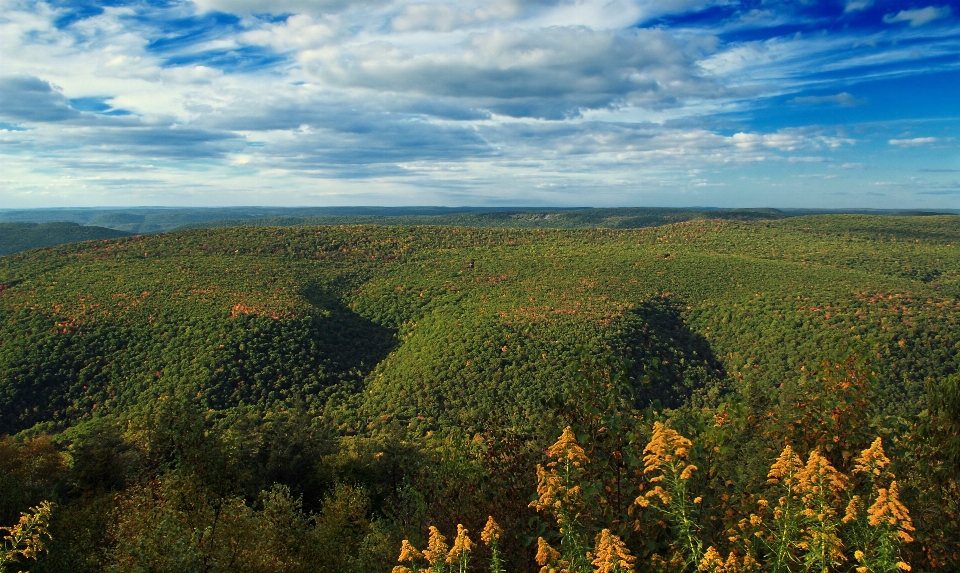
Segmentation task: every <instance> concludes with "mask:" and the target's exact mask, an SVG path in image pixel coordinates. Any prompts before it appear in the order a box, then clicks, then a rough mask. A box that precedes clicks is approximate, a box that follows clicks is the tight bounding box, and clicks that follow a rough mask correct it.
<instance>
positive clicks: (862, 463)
mask: <svg viewBox="0 0 960 573" xmlns="http://www.w3.org/2000/svg"><path fill="white" fill-rule="evenodd" d="M888 465H890V458H888V457H887V456H886V454H885V453H884V452H883V443H882V441H881V440H880V438H877V439H876V440H874V441H873V443H872V444H870V447H869V448H867V449H865V450H863V451H862V452H861V453H860V455H859V456H857V458H856V459H855V460H854V466H853V473H855V474H856V473H870V474H873V475H875V476H879V475H880V474H881V473H883V468H885V467H887V466H888ZM888 475H889V476H890V477H894V476H893V474H891V473H888Z"/></svg>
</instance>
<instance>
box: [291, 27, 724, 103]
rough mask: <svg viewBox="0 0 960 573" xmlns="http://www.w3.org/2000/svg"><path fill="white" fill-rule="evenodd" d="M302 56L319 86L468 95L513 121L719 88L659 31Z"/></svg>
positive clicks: (346, 49) (568, 33)
mask: <svg viewBox="0 0 960 573" xmlns="http://www.w3.org/2000/svg"><path fill="white" fill-rule="evenodd" d="M301 62H302V63H303V66H304V68H305V69H306V70H307V71H308V72H310V73H312V74H313V75H314V76H315V77H317V78H318V79H319V80H321V81H323V82H325V83H327V84H331V85H336V86H341V87H360V88H367V89H370V90H375V91H386V92H401V93H416V94H421V95H425V96H441V97H452V98H467V99H470V100H472V101H473V102H474V104H475V105H476V106H479V107H482V108H485V109H489V110H491V111H493V112H495V113H499V114H503V115H507V116H514V117H526V116H529V117H551V118H560V117H565V116H571V115H577V114H578V113H579V111H580V110H581V109H597V108H604V107H609V106H616V105H623V104H632V105H640V106H645V107H651V108H659V107H672V106H676V105H680V104H681V103H682V101H683V100H684V99H685V98H688V97H696V96H699V97H711V96H714V95H716V94H717V93H718V92H719V91H720V90H719V88H718V86H716V85H715V84H713V83H712V82H710V81H709V80H707V79H705V78H704V77H702V76H701V75H699V74H698V73H697V70H696V66H695V62H694V61H693V60H692V59H691V58H690V57H689V56H687V55H686V54H685V53H684V50H683V49H682V47H681V46H680V45H678V44H676V43H675V42H674V41H673V40H672V39H671V38H670V37H669V36H668V35H666V34H664V33H663V32H661V31H658V30H637V31H634V32H624V33H615V32H611V31H596V30H591V29H589V28H585V27H555V28H547V29H543V30H537V31H535V32H534V31H526V30H494V31H491V32H484V33H475V34H471V35H470V36H468V37H467V39H466V40H465V41H463V42H461V43H459V44H457V45H455V46H451V47H449V48H448V49H446V50H431V51H428V52H426V53H416V52H414V51H412V50H405V49H402V48H400V47H398V46H397V45H395V44H392V43H390V42H386V41H377V42H370V43H365V44H359V45H351V44H347V45H340V46H333V47H330V48H324V49H318V50H310V51H306V52H304V53H303V54H302V56H301Z"/></svg>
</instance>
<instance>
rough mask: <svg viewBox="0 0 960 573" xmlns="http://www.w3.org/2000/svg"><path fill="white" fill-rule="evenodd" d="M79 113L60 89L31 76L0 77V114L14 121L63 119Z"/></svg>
mask: <svg viewBox="0 0 960 573" xmlns="http://www.w3.org/2000/svg"><path fill="white" fill-rule="evenodd" d="M79 115H80V112H78V111H77V110H75V109H73V107H71V106H70V102H69V101H68V100H67V98H66V96H64V95H63V93H62V92H61V91H60V89H59V88H56V87H54V86H51V85H50V84H49V83H48V82H45V81H43V80H41V79H40V78H35V77H31V76H10V77H0V117H6V118H9V119H13V120H17V121H28V122H36V121H64V120H68V119H73V118H76V117H78V116H79Z"/></svg>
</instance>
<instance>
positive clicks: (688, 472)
mask: <svg viewBox="0 0 960 573" xmlns="http://www.w3.org/2000/svg"><path fill="white" fill-rule="evenodd" d="M695 471H697V466H695V465H693V464H690V465H688V466H687V467H685V468H683V472H681V473H680V479H690V478H691V477H693V472H695Z"/></svg>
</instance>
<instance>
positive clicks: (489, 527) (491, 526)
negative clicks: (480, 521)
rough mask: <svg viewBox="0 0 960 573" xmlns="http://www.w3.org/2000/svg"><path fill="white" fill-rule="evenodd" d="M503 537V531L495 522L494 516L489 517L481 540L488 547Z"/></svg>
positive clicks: (481, 533)
mask: <svg viewBox="0 0 960 573" xmlns="http://www.w3.org/2000/svg"><path fill="white" fill-rule="evenodd" d="M502 535H503V529H501V527H500V526H499V525H498V524H497V522H496V521H494V520H493V516H492V515H488V516H487V524H486V525H484V526H483V531H482V532H480V539H481V540H482V541H483V542H484V543H485V544H487V545H490V543H491V542H493V541H497V540H498V539H500V537H501V536H502Z"/></svg>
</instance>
